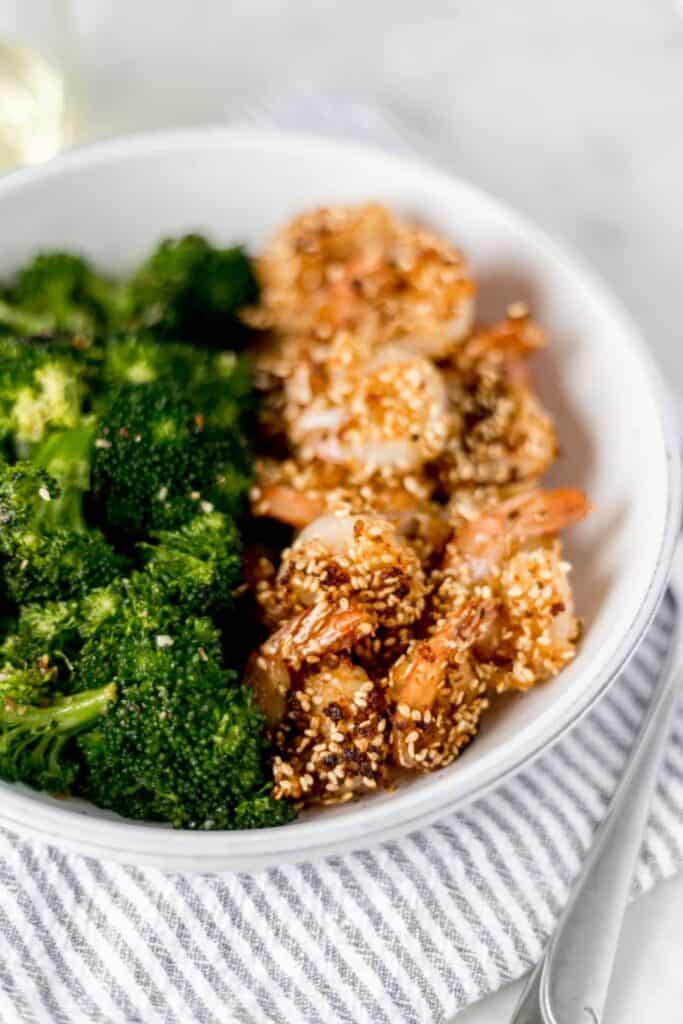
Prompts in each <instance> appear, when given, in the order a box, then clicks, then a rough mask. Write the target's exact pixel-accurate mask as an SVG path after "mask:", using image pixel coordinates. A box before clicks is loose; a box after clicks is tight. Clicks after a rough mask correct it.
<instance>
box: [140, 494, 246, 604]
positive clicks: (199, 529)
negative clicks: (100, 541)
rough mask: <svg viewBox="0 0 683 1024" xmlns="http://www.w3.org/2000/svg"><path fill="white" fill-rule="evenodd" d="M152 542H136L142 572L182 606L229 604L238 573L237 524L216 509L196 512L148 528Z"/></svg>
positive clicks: (240, 555)
mask: <svg viewBox="0 0 683 1024" xmlns="http://www.w3.org/2000/svg"><path fill="white" fill-rule="evenodd" d="M151 536H152V538H153V540H154V541H155V542H156V543H154V544H147V543H143V544H140V546H139V547H140V551H141V553H142V556H143V558H144V560H145V562H146V564H147V572H148V573H150V574H151V575H152V576H153V577H154V578H155V579H157V580H158V581H159V582H160V583H161V585H162V586H163V587H164V589H165V590H166V593H167V594H168V596H169V598H170V599H171V600H173V601H176V602H177V603H179V604H182V605H184V606H186V607H187V608H199V609H202V610H203V611H205V612H206V611H213V610H218V609H225V608H229V607H230V605H231V604H232V593H233V590H234V589H235V587H236V586H237V585H238V583H239V582H240V579H241V575H242V545H241V540H240V534H239V530H238V529H237V527H236V526H235V523H234V522H233V520H232V519H231V518H230V517H229V516H225V515H223V514H222V513H221V512H215V511H213V512H202V511H201V510H200V511H198V512H197V514H196V515H195V516H194V518H193V519H191V520H190V522H189V523H186V524H184V525H183V526H181V527H179V528H178V529H177V530H157V531H153V532H152V535H151Z"/></svg>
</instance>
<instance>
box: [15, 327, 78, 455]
mask: <svg viewBox="0 0 683 1024" xmlns="http://www.w3.org/2000/svg"><path fill="white" fill-rule="evenodd" d="M83 395H84V388H83V383H82V380H81V373H80V369H79V367H78V364H77V363H76V362H75V361H74V360H73V359H72V358H71V356H70V355H68V354H65V353H63V352H59V351H52V350H50V349H47V348H45V347H43V346H41V345H34V344H31V343H30V342H28V341H22V340H19V339H17V338H11V337H0V439H5V440H6V441H10V442H11V447H12V451H13V453H17V454H19V455H23V454H25V453H26V452H27V451H28V449H29V447H30V446H31V445H33V444H35V443H37V442H39V441H41V440H42V439H43V437H44V436H45V434H46V433H47V431H48V430H49V429H52V428H64V427H75V426H76V425H77V424H78V422H79V420H80V416H81V407H82V403H83Z"/></svg>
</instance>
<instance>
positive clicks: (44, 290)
mask: <svg viewBox="0 0 683 1024" xmlns="http://www.w3.org/2000/svg"><path fill="white" fill-rule="evenodd" d="M126 295H127V292H126V290H125V288H124V287H122V286H121V285H117V284H114V283H113V282H111V281H109V280H107V279H106V278H104V277H102V275H101V274H97V273H95V271H94V270H93V269H92V267H91V266H90V265H89V264H88V263H87V262H86V261H85V260H84V259H82V258H81V257H80V256H74V255H72V254H70V253H65V252H50V253H43V254H41V255H39V256H37V257H36V258H35V259H34V260H33V261H32V262H31V263H29V264H28V266H26V267H24V269H23V270H21V271H20V272H19V274H18V275H17V278H16V280H15V282H14V284H13V285H12V286H11V287H10V288H9V289H8V291H7V292H6V294H5V297H4V298H3V300H2V301H1V302H0V330H2V327H3V326H4V327H5V328H6V329H8V330H9V331H11V332H14V333H17V334H23V335H29V336H36V337H51V336H53V335H57V334H60V333H66V334H68V335H69V336H70V337H71V339H72V340H73V342H74V344H75V345H76V347H80V346H82V347H86V348H87V347H88V345H89V344H90V342H91V341H92V338H93V337H94V336H95V335H96V334H97V333H98V332H99V331H102V330H105V329H106V328H108V327H110V326H112V324H114V323H116V321H117V320H118V319H119V318H120V317H121V316H123V315H124V309H125V301H126Z"/></svg>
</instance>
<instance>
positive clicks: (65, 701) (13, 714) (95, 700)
mask: <svg viewBox="0 0 683 1024" xmlns="http://www.w3.org/2000/svg"><path fill="white" fill-rule="evenodd" d="M115 699H116V684H115V683H109V684H108V685H107V686H102V687H100V688H99V689H97V690H84V691H83V692H82V693H76V694H74V695H73V696H69V697H59V698H57V699H56V700H55V701H54V702H53V703H52V704H50V705H49V706H48V707H44V708H41V707H35V706H33V705H17V704H15V703H14V702H13V701H5V703H4V704H0V729H1V728H3V727H4V728H7V727H11V726H14V725H16V726H21V727H22V728H23V729H25V730H26V732H33V731H34V730H36V731H39V730H41V729H43V728H45V727H46V726H50V727H51V732H52V733H53V734H54V733H55V732H80V731H81V729H84V728H86V727H88V726H90V725H92V724H93V722H94V721H95V720H96V719H98V718H99V717H100V716H101V715H103V714H104V713H105V711H106V710H107V708H108V707H109V705H110V704H111V703H112V702H113V701H114V700H115Z"/></svg>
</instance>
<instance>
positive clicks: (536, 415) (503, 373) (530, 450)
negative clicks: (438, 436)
mask: <svg viewBox="0 0 683 1024" xmlns="http://www.w3.org/2000/svg"><path fill="white" fill-rule="evenodd" d="M544 344H545V337H544V335H543V332H542V331H541V329H540V328H539V327H538V325H537V324H535V323H534V322H533V321H532V320H531V319H530V317H529V315H528V313H527V311H526V307H524V306H523V305H522V304H520V303H517V304H515V305H514V306H512V307H510V309H509V310H508V317H507V319H506V320H504V321H502V322H501V323H500V324H496V325H495V326H493V327H490V328H488V329H486V330H483V331H479V332H478V333H476V334H474V335H473V336H472V337H471V338H470V339H469V340H468V341H466V342H465V344H464V345H463V346H462V348H461V350H460V351H459V352H458V353H457V354H456V355H455V356H454V357H453V359H452V360H451V362H450V364H449V365H448V366H447V367H444V368H443V373H444V378H445V380H446V387H447V391H448V400H449V409H450V413H451V417H452V420H451V422H452V427H451V430H450V433H449V437H448V441H447V443H446V445H445V447H444V450H443V452H442V454H441V456H440V457H439V459H438V460H437V462H436V465H435V470H436V474H437V476H438V478H439V481H440V486H441V490H442V491H443V492H444V493H445V494H446V496H448V497H450V496H451V495H452V494H453V492H454V491H455V490H457V488H459V487H462V486H463V485H464V486H473V485H476V486H481V485H487V484H494V485H496V486H499V487H500V486H504V485H509V484H515V483H520V482H531V483H534V482H536V481H538V480H539V479H540V477H541V476H542V475H543V474H544V473H545V472H546V470H547V469H548V468H549V466H550V465H551V464H552V462H553V461H554V459H555V457H556V455H557V438H556V434H555V427H554V424H553V422H552V419H551V418H550V416H549V415H548V413H547V412H546V411H545V409H544V408H543V405H542V404H541V402H540V400H539V399H538V397H537V395H536V394H535V392H534V390H533V388H532V386H531V381H530V378H529V373H528V369H527V357H528V355H530V354H531V353H532V352H534V351H535V350H536V349H538V348H540V347H542V346H543V345H544Z"/></svg>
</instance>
